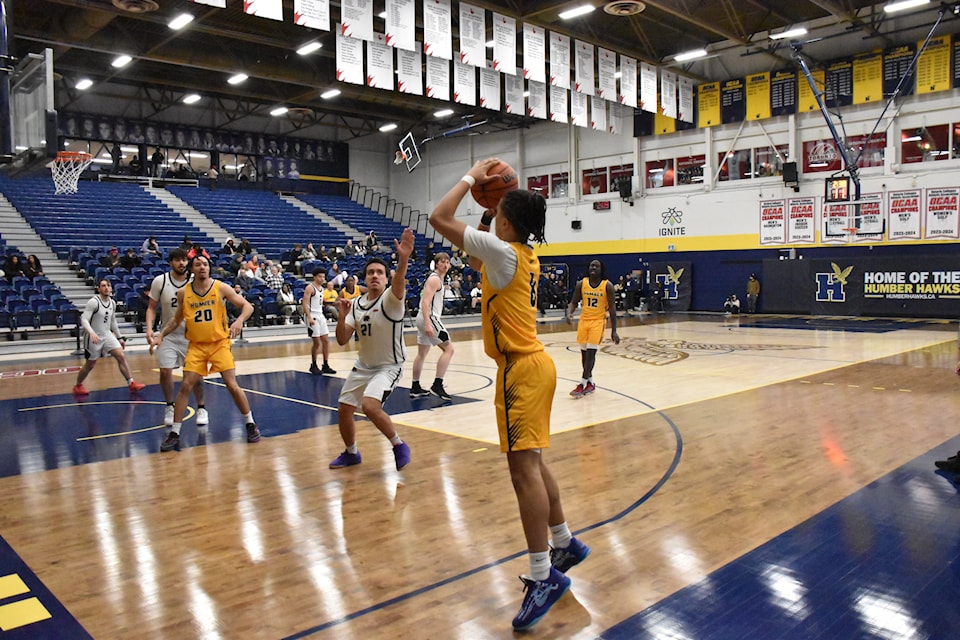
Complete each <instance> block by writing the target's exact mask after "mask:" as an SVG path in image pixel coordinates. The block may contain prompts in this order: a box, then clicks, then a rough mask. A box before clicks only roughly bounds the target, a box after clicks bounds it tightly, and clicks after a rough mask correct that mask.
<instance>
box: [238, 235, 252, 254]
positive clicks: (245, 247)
mask: <svg viewBox="0 0 960 640" xmlns="http://www.w3.org/2000/svg"><path fill="white" fill-rule="evenodd" d="M237 252H239V253H240V255H242V256H246V255H250V254H251V253H253V246H252V245H251V244H250V241H249V240H247V239H246V238H240V244H238V245H237Z"/></svg>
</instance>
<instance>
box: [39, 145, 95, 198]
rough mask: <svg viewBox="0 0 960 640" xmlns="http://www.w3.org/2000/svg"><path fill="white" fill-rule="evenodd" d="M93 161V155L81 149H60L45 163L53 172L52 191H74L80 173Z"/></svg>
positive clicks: (59, 193)
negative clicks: (54, 156)
mask: <svg viewBox="0 0 960 640" xmlns="http://www.w3.org/2000/svg"><path fill="white" fill-rule="evenodd" d="M91 162H93V156H92V155H90V154H89V153H84V152H83V151H61V152H59V153H58V154H57V157H56V158H54V159H53V160H51V161H50V163H49V164H48V165H47V166H48V167H50V172H51V173H52V174H53V186H54V188H55V190H54V193H55V194H57V195H61V194H64V193H76V192H77V182H79V181H80V174H81V173H83V170H84V169H86V168H87V167H89V166H90V163H91Z"/></svg>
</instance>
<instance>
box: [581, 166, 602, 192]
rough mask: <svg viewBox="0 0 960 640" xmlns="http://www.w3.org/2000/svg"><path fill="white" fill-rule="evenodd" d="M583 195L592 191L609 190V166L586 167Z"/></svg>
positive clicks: (582, 182)
mask: <svg viewBox="0 0 960 640" xmlns="http://www.w3.org/2000/svg"><path fill="white" fill-rule="evenodd" d="M581 184H582V189H583V191H582V192H581V193H583V195H590V194H591V193H606V192H607V168H606V167H603V168H602V169H584V170H583V180H582V181H581Z"/></svg>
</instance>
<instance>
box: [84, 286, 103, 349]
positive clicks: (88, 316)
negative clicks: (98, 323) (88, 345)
mask: <svg viewBox="0 0 960 640" xmlns="http://www.w3.org/2000/svg"><path fill="white" fill-rule="evenodd" d="M99 304H100V303H99V302H98V301H97V297H96V296H94V297H93V298H90V300H89V301H87V306H85V307H84V308H83V313H82V314H81V315H80V324H81V326H83V330H84V331H86V332H87V335H88V336H89V337H90V342H92V343H93V344H97V343H98V342H100V336H98V335H97V333H96V332H95V331H94V330H93V327H92V326H90V322H91V321H92V320H93V314H95V313H96V312H97V306H98V305H99Z"/></svg>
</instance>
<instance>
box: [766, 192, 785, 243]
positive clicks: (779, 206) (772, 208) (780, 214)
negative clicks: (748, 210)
mask: <svg viewBox="0 0 960 640" xmlns="http://www.w3.org/2000/svg"><path fill="white" fill-rule="evenodd" d="M786 209H787V203H786V202H785V201H783V200H766V201H764V202H761V203H760V244H761V245H764V244H783V243H784V242H785V241H786V238H787V214H786Z"/></svg>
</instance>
